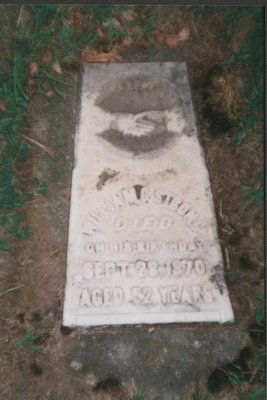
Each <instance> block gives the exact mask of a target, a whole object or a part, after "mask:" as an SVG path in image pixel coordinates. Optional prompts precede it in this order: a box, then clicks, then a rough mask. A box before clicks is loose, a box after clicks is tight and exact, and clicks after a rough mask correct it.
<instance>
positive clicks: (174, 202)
mask: <svg viewBox="0 0 267 400" xmlns="http://www.w3.org/2000/svg"><path fill="white" fill-rule="evenodd" d="M150 204H151V205H158V206H163V207H164V209H166V211H167V210H168V211H171V212H172V213H173V214H175V215H176V216H179V217H181V218H184V219H185V220H186V221H187V223H189V224H192V223H194V222H195V221H196V220H197V218H198V215H197V213H196V212H195V211H194V210H193V209H192V207H191V205H190V204H189V203H188V202H184V201H183V200H182V199H181V197H180V196H179V195H177V194H175V195H174V194H173V193H171V192H165V191H161V190H151V189H148V188H147V187H144V186H142V185H135V186H133V187H132V188H124V189H122V190H120V191H119V192H117V193H115V194H112V195H111V196H110V197H108V198H106V199H105V200H104V201H103V202H102V203H101V204H100V205H99V206H98V207H97V208H95V209H94V210H93V211H91V212H90V214H89V215H88V217H87V218H86V219H85V222H84V229H83V231H82V233H83V234H85V235H88V236H91V235H93V234H94V233H95V232H96V231H97V227H98V225H99V223H101V222H103V221H104V220H105V219H107V218H108V217H109V216H113V215H114V213H115V212H116V211H117V210H118V209H120V208H121V207H125V206H129V205H137V206H140V205H148V206H149V205H150ZM172 221H173V220H171V219H170V216H168V215H166V216H163V217H160V218H155V217H153V216H151V217H149V216H147V217H144V218H139V220H138V218H133V219H128V220H127V219H123V218H120V217H118V218H117V219H116V218H115V219H114V221H113V227H114V228H115V229H116V230H117V231H118V230H123V229H126V228H127V227H130V228H133V229H135V227H137V226H139V229H143V230H149V229H159V230H162V229H168V228H170V227H171V226H172V224H173V222H172Z"/></svg>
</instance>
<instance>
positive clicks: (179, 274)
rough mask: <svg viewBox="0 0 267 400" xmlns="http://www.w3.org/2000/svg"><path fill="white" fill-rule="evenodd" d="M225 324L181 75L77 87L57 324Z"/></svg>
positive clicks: (162, 72) (112, 78)
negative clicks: (61, 308)
mask: <svg viewBox="0 0 267 400" xmlns="http://www.w3.org/2000/svg"><path fill="white" fill-rule="evenodd" d="M200 321H217V322H221V323H223V322H227V321H233V312H232V307H231V303H230V301H229V297H228V292H227V288H226V285H225V281H224V275H223V259H222V253H221V249H220V245H219V242H218V237H217V225H216V218H215V213H214V206H213V200H212V195H211V190H210V182H209V176H208V172H207V169H206V166H205V161H204V155H203V151H202V148H201V146H200V143H199V139H198V134H197V128H196V121H195V117H194V111H193V106H192V100H191V94H190V87H189V82H188V76H187V69H186V64H185V63H175V62H166V63H136V64H127V63H126V64H123V63H122V64H95V65H94V64H93V65H92V64H91V65H89V66H87V67H85V69H84V71H83V75H82V83H81V100H80V109H79V120H78V123H77V131H76V135H75V168H74V170H73V178H72V195H71V209H70V225H69V245H68V260H67V283H66V293H65V304H64V317H63V324H64V325H66V326H96V325H114V324H143V323H149V324H152V323H171V322H200Z"/></svg>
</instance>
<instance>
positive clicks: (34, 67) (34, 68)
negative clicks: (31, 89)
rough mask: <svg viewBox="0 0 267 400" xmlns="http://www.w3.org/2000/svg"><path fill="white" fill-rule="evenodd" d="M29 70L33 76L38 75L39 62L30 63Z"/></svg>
mask: <svg viewBox="0 0 267 400" xmlns="http://www.w3.org/2000/svg"><path fill="white" fill-rule="evenodd" d="M29 69H30V74H31V75H34V74H36V72H37V71H38V64H37V62H34V61H32V62H30V65H29Z"/></svg>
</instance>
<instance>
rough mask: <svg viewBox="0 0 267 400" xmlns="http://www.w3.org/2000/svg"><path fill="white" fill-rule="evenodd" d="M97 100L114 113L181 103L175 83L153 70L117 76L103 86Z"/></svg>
mask: <svg viewBox="0 0 267 400" xmlns="http://www.w3.org/2000/svg"><path fill="white" fill-rule="evenodd" d="M95 104H96V105H97V106H98V107H100V108H102V109H103V110H105V111H108V112H111V113H127V114H139V113H141V112H144V111H152V110H154V111H164V110H167V109H170V108H172V107H174V106H175V105H176V106H177V93H176V91H175V85H174V84H172V83H171V82H169V81H168V80H166V79H158V77H157V78H156V77H153V76H152V75H149V74H134V75H128V76H123V77H120V78H116V79H113V80H111V81H109V82H107V83H106V84H104V85H103V86H102V87H101V91H100V94H99V95H98V97H97V99H96V101H95Z"/></svg>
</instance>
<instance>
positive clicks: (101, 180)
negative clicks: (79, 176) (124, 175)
mask: <svg viewBox="0 0 267 400" xmlns="http://www.w3.org/2000/svg"><path fill="white" fill-rule="evenodd" d="M118 173H119V172H117V171H114V170H110V169H105V170H104V171H103V172H101V174H100V175H99V177H98V182H97V184H96V188H97V190H101V189H102V187H103V186H104V185H105V183H106V182H107V181H108V180H109V179H112V178H114V176H116V175H118Z"/></svg>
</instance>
